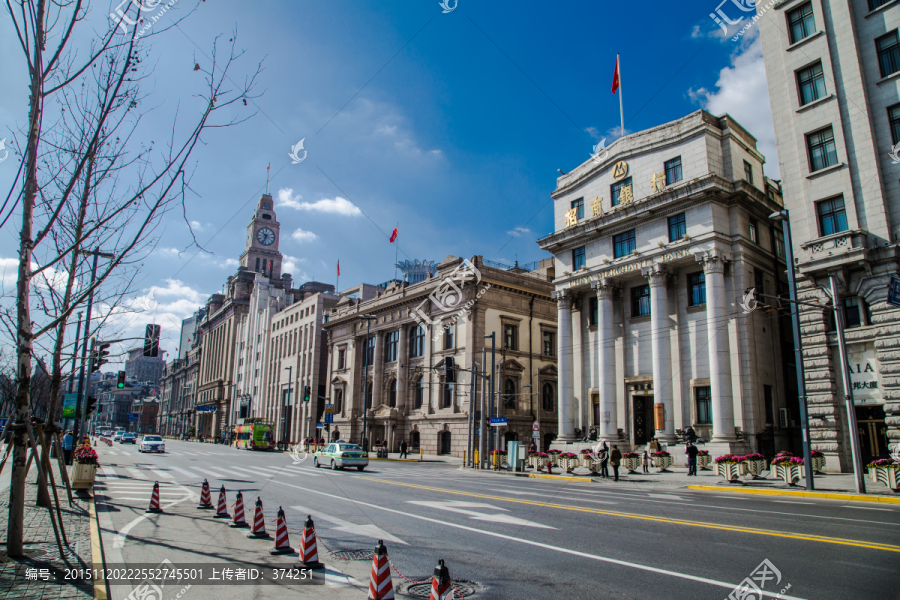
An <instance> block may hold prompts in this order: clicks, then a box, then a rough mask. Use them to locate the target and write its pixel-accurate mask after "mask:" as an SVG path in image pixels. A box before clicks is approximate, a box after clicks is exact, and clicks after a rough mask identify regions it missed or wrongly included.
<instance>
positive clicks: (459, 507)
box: [407, 500, 559, 529]
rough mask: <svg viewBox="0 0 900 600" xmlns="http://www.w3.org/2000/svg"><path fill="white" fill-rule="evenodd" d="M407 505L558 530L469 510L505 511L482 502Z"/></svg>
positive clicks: (479, 519) (499, 521) (494, 521)
mask: <svg viewBox="0 0 900 600" xmlns="http://www.w3.org/2000/svg"><path fill="white" fill-rule="evenodd" d="M407 504H416V505H418V506H427V507H429V508H437V509H439V510H448V511H450V512H455V513H460V514H463V515H468V516H469V518H470V519H475V520H476V521H490V522H491V523H506V524H508V525H519V526H520V527H538V528H541V529H559V528H558V527H550V526H549V525H541V524H540V523H535V522H534V521H529V520H527V519H520V518H519V517H514V516H512V515H505V514H503V513H493V514H486V513H483V512H478V511H475V510H471V509H473V508H482V509H487V510H494V511H497V510H502V511H506V509H505V508H499V507H497V506H492V505H490V504H484V503H483V502H432V501H427V500H407Z"/></svg>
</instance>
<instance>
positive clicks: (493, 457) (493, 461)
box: [491, 454, 506, 467]
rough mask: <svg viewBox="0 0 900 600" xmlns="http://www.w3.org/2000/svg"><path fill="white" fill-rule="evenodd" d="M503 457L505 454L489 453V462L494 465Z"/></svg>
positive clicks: (500, 461) (501, 460)
mask: <svg viewBox="0 0 900 600" xmlns="http://www.w3.org/2000/svg"><path fill="white" fill-rule="evenodd" d="M505 458H506V455H505V454H491V464H492V465H494V466H495V467H496V466H497V465H498V464H501V463H502V462H503V461H504V459H505Z"/></svg>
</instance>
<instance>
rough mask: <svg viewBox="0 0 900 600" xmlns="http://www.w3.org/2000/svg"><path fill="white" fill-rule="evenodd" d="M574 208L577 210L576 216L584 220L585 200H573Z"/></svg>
mask: <svg viewBox="0 0 900 600" xmlns="http://www.w3.org/2000/svg"><path fill="white" fill-rule="evenodd" d="M572 208H574V209H575V216H576V217H578V220H579V221H580V220H582V219H583V218H584V198H579V199H578V200H572Z"/></svg>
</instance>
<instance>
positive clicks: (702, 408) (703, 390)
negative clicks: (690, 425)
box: [694, 386, 712, 425]
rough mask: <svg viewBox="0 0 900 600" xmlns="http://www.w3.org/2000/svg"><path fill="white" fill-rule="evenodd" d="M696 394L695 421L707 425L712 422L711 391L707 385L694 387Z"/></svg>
mask: <svg viewBox="0 0 900 600" xmlns="http://www.w3.org/2000/svg"><path fill="white" fill-rule="evenodd" d="M694 389H695V390H696V391H695V392H694V393H695V394H696V396H697V423H698V424H700V425H709V424H711V423H712V392H711V391H710V387H709V386H704V387H698V388H694Z"/></svg>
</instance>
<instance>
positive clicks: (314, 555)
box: [295, 515, 325, 569]
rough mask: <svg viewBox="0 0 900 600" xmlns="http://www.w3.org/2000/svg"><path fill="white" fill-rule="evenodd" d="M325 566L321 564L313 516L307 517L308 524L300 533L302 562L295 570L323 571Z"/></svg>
mask: <svg viewBox="0 0 900 600" xmlns="http://www.w3.org/2000/svg"><path fill="white" fill-rule="evenodd" d="M324 567H325V565H323V564H322V563H320V562H319V551H318V548H317V546H316V526H315V524H314V523H313V520H312V516H311V515H307V516H306V524H305V525H304V526H303V531H301V532H300V561H299V562H298V563H297V564H296V565H295V568H297V569H299V568H305V569H322V568H324Z"/></svg>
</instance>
